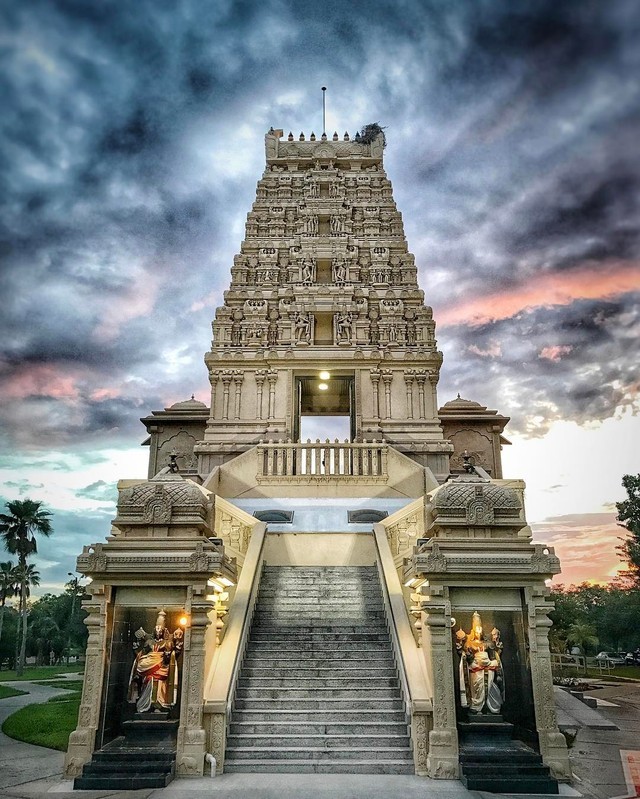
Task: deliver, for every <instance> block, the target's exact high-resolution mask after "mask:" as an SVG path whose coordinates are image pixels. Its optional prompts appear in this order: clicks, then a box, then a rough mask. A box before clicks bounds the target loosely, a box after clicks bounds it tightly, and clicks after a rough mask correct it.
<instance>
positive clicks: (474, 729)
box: [458, 714, 559, 795]
mask: <svg viewBox="0 0 640 799" xmlns="http://www.w3.org/2000/svg"><path fill="white" fill-rule="evenodd" d="M458 733H459V736H460V770H461V772H462V773H461V780H462V783H463V784H464V785H465V786H466V787H467V788H469V790H472V791H490V792H491V793H510V794H511V793H515V794H521V793H532V794H555V795H557V794H558V792H559V791H558V781H557V780H556V779H555V777H552V776H551V774H550V771H549V767H548V766H545V765H544V764H543V763H542V757H541V756H540V755H539V754H538V753H537V752H534V750H533V749H531V748H530V747H529V746H527V745H526V744H525V743H524V742H523V741H519V740H517V739H516V738H514V737H513V733H514V727H513V724H509V723H508V722H505V721H504V719H503V718H502V716H491V715H489V714H478V715H476V716H471V715H470V716H469V718H468V720H467V721H466V722H460V723H459V724H458Z"/></svg>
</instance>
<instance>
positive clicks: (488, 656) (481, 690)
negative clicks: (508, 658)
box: [456, 611, 504, 714]
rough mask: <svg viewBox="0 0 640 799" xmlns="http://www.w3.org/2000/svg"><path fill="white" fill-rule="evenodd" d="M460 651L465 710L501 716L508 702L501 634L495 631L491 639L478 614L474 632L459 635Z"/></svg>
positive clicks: (459, 633)
mask: <svg viewBox="0 0 640 799" xmlns="http://www.w3.org/2000/svg"><path fill="white" fill-rule="evenodd" d="M456 649H457V651H458V654H459V655H460V689H461V692H462V688H463V687H464V694H463V706H464V705H466V707H468V708H469V711H470V712H471V713H483V712H484V713H487V712H488V713H493V714H498V713H500V710H501V709H502V704H503V702H504V672H503V669H502V659H501V656H500V655H501V652H502V641H501V640H500V630H498V629H497V627H494V628H493V630H491V637H490V638H488V639H487V638H486V636H485V634H484V632H483V630H482V619H481V618H480V614H479V613H478V612H477V611H476V612H475V613H474V614H473V620H472V624H471V630H470V631H469V632H468V633H465V631H464V630H458V631H457V632H456Z"/></svg>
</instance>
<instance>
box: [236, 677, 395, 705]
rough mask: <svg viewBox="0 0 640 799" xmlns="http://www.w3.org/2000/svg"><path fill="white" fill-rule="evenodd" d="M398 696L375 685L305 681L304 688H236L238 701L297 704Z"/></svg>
mask: <svg viewBox="0 0 640 799" xmlns="http://www.w3.org/2000/svg"><path fill="white" fill-rule="evenodd" d="M398 696H399V691H398V688H397V687H389V688H384V687H383V688H379V687H377V686H375V685H373V686H371V685H369V686H367V687H361V688H355V687H333V688H330V687H327V688H325V687H321V686H315V685H314V684H313V683H311V684H309V683H308V682H307V681H305V687H300V688H294V687H291V685H290V684H285V685H282V686H257V687H245V686H244V685H242V684H240V685H238V687H237V688H236V697H237V698H238V699H287V700H289V701H290V702H297V701H298V700H299V699H316V700H322V699H324V698H327V699H353V700H358V699H395V698H396V697H398Z"/></svg>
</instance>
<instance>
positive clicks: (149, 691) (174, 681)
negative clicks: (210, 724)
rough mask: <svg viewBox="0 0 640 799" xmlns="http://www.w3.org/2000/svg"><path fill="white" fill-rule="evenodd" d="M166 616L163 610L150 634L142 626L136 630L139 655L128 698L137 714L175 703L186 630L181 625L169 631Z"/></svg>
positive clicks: (135, 650) (135, 661) (136, 658)
mask: <svg viewBox="0 0 640 799" xmlns="http://www.w3.org/2000/svg"><path fill="white" fill-rule="evenodd" d="M166 616H167V614H166V613H165V612H164V611H163V610H161V611H160V613H159V614H158V618H157V620H156V626H155V627H154V629H153V632H152V633H151V634H149V633H147V632H145V630H143V629H142V627H140V628H139V629H137V630H136V632H135V633H134V635H135V639H136V640H135V642H134V644H133V649H134V652H136V657H135V660H134V661H133V666H132V668H131V676H130V677H129V692H128V695H127V700H128V701H129V702H130V703H132V704H133V703H135V705H136V710H137V711H138V713H146V712H147V711H149V710H157V709H167V708H169V707H171V706H172V705H175V703H176V699H177V695H178V664H177V657H178V656H179V655H180V653H181V652H182V648H183V645H184V633H183V631H182V630H181V629H180V628H178V629H177V630H175V632H173V634H172V633H170V632H169V630H167V628H166V626H165V619H166Z"/></svg>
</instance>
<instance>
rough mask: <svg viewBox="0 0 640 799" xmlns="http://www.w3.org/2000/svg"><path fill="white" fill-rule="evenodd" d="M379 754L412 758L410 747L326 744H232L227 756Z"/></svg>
mask: <svg viewBox="0 0 640 799" xmlns="http://www.w3.org/2000/svg"><path fill="white" fill-rule="evenodd" d="M376 756H379V757H381V758H383V759H384V758H385V757H390V758H393V759H394V760H411V757H412V755H411V752H410V750H409V749H400V748H394V747H383V746H366V745H365V746H363V747H361V748H359V749H356V748H354V747H341V748H340V747H336V748H335V749H333V748H329V747H326V746H318V747H310V746H300V747H297V746H291V747H282V748H274V747H269V748H266V749H260V748H259V747H257V746H246V747H245V746H230V747H228V748H227V754H226V758H227V759H229V760H254V759H256V758H257V759H259V760H361V759H365V758H371V757H376Z"/></svg>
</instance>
